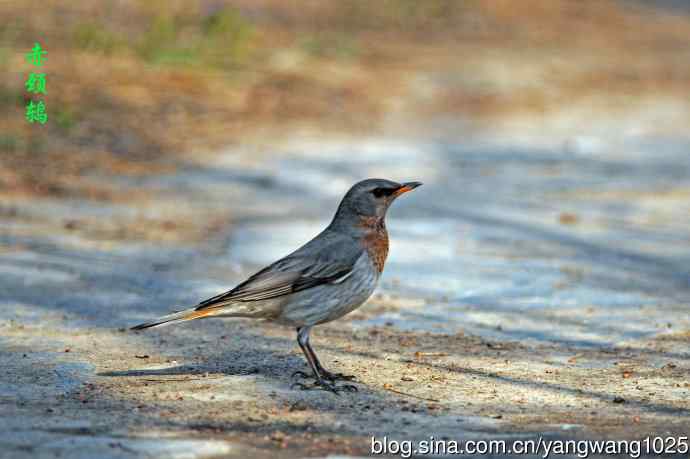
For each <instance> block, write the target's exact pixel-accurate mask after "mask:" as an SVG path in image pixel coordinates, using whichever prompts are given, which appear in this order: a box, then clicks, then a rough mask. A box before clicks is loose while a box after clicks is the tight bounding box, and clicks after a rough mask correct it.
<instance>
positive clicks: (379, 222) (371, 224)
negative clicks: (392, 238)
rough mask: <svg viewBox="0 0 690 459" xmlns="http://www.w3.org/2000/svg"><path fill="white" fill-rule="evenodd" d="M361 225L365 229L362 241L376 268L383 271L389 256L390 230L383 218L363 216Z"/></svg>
mask: <svg viewBox="0 0 690 459" xmlns="http://www.w3.org/2000/svg"><path fill="white" fill-rule="evenodd" d="M359 226H360V227H362V228H364V229H365V233H364V237H363V238H362V243H363V245H364V248H365V249H366V251H367V253H368V254H369V258H370V259H371V261H372V262H373V263H374V266H375V267H376V270H377V271H378V272H379V273H381V272H383V266H384V265H385V264H386V258H387V257H388V231H386V223H385V221H384V220H383V218H379V217H361V220H360V225H359Z"/></svg>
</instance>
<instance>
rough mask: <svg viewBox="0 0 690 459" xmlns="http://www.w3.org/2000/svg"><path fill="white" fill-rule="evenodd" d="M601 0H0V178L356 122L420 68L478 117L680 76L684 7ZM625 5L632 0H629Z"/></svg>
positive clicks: (622, 92)
mask: <svg viewBox="0 0 690 459" xmlns="http://www.w3.org/2000/svg"><path fill="white" fill-rule="evenodd" d="M621 5H622V3H619V2H616V1H613V0H589V1H575V0H527V1H524V2H519V3H516V2H513V1H510V0H492V1H488V2H487V1H481V2H480V1H475V0H471V1H465V2H456V1H452V0H429V1H427V2H416V1H412V0H382V1H380V2H368V1H366V2H365V1H364V0H350V1H346V2H336V1H333V2H321V1H316V0H309V1H307V0H305V1H302V2H299V3H298V4H297V3H295V2H283V1H279V0H238V1H220V0H218V1H201V0H196V1H181V0H177V1H166V2H160V1H158V2H144V1H135V0H121V1H106V0H102V1H98V2H62V1H58V0H47V1H41V2H38V1H30V2H20V1H5V2H0V16H2V17H3V24H2V25H0V38H1V39H2V43H5V45H4V47H3V48H0V70H2V72H3V74H5V75H7V76H6V77H5V78H4V79H2V80H0V101H1V102H2V103H3V106H4V107H5V109H4V110H2V111H0V123H2V125H3V127H4V128H3V132H2V133H0V151H2V155H0V188H2V189H3V190H4V191H5V192H14V193H17V192H19V193H39V194H72V193H80V186H79V183H80V182H79V177H81V176H83V175H84V174H88V173H116V174H132V173H134V174H137V173H147V172H151V171H159V170H161V168H163V167H168V168H169V167H172V166H173V165H174V164H175V161H176V160H177V158H180V157H181V155H182V156H184V155H189V154H192V152H198V151H203V150H211V149H213V148H215V147H218V146H221V145H226V144H229V143H233V142H242V141H243V140H244V139H246V138H248V137H251V135H252V132H254V131H255V130H256V128H257V127H262V128H266V127H271V128H283V129H285V128H289V127H290V126H294V125H295V124H298V125H302V124H305V123H306V124H310V125H317V126H318V127H319V128H320V129H324V130H333V129H335V130H346V131H352V130H355V131H370V130H372V129H376V126H377V125H378V121H379V120H380V119H382V116H383V115H384V114H386V113H387V111H388V110H389V109H390V107H391V106H392V105H394V103H393V102H394V101H395V100H397V99H401V98H404V97H405V91H406V87H407V86H406V85H405V83H406V82H407V81H408V80H409V79H410V77H411V76H414V75H416V74H418V73H436V74H443V73H444V72H445V73H449V74H453V75H455V76H454V78H453V79H452V80H451V82H450V83H448V84H446V85H445V86H444V87H442V88H440V90H439V91H437V93H436V94H435V96H434V97H433V98H432V99H431V100H428V101H425V102H424V103H419V104H417V103H415V104H414V107H413V109H414V110H415V111H417V112H418V113H419V115H420V116H429V115H433V114H436V113H439V112H444V113H458V112H461V113H463V114H464V115H465V116H473V117H486V116H496V115H497V114H499V115H500V114H502V113H506V112H509V113H510V112H514V111H532V112H538V113H545V112H547V111H548V110H550V109H551V108H553V107H557V106H561V105H563V104H568V103H572V102H573V101H576V100H578V99H579V98H586V97H593V96H600V95H603V96H606V97H610V98H611V99H610V100H617V101H619V103H620V101H621V100H622V101H623V102H622V103H623V105H624V104H625V100H627V98H634V97H637V96H639V95H640V94H649V93H659V92H665V93H668V94H672V95H673V94H678V95H682V94H687V93H688V90H690V59H688V57H690V47H689V45H688V40H687V37H688V36H690V20H689V19H688V17H680V16H673V15H672V14H670V13H668V12H660V11H656V10H654V11H652V10H646V9H644V8H641V7H632V6H625V7H623V6H621ZM628 5H629V4H628ZM34 41H40V42H41V43H42V44H43V45H44V47H45V48H46V49H47V50H48V52H49V56H48V62H47V64H46V66H45V71H46V72H47V74H48V91H49V94H48V96H47V97H46V102H47V105H48V111H49V116H50V121H49V123H48V124H47V125H46V126H43V127H38V126H31V125H29V124H28V123H26V122H25V121H24V119H23V115H24V113H23V111H24V105H25V103H26V100H27V96H26V94H25V91H24V89H23V87H22V85H23V79H24V78H25V76H26V74H27V73H28V72H29V71H30V68H29V66H28V65H27V64H26V63H25V62H24V60H23V53H24V52H25V51H26V50H28V48H29V47H30V46H31V44H32V43H33V42H34Z"/></svg>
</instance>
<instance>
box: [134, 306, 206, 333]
mask: <svg viewBox="0 0 690 459" xmlns="http://www.w3.org/2000/svg"><path fill="white" fill-rule="evenodd" d="M215 313H217V311H216V310H213V309H204V310H201V311H197V310H196V308H191V309H185V310H184V311H179V312H174V313H172V314H168V315H165V316H162V317H159V318H157V319H154V320H152V321H150V322H144V323H143V324H139V325H137V326H135V327H132V328H131V330H144V329H146V328H151V327H159V326H161V325H172V324H176V323H179V322H186V321H188V320H194V319H201V318H202V317H208V316H212V315H215Z"/></svg>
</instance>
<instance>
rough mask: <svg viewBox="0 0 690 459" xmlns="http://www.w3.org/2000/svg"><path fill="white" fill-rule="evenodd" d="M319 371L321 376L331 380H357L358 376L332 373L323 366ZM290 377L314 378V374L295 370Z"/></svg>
mask: <svg viewBox="0 0 690 459" xmlns="http://www.w3.org/2000/svg"><path fill="white" fill-rule="evenodd" d="M319 373H320V374H321V377H322V378H324V379H327V380H329V381H331V382H335V381H356V378H355V376H353V375H346V374H343V373H331V372H330V371H328V370H324V369H323V368H321V369H320V370H319ZM290 377H291V378H294V377H299V378H301V379H310V378H314V375H312V374H308V373H305V372H303V371H295V372H294V373H292V375H291V376H290Z"/></svg>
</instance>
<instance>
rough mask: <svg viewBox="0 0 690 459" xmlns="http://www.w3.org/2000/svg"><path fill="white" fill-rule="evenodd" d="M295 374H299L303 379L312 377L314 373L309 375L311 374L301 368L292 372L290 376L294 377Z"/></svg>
mask: <svg viewBox="0 0 690 459" xmlns="http://www.w3.org/2000/svg"><path fill="white" fill-rule="evenodd" d="M295 376H299V377H300V378H302V379H308V378H312V375H309V374H307V373H305V372H303V371H299V370H298V371H295V372H294V373H292V375H291V376H290V377H291V378H294V377H295Z"/></svg>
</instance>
